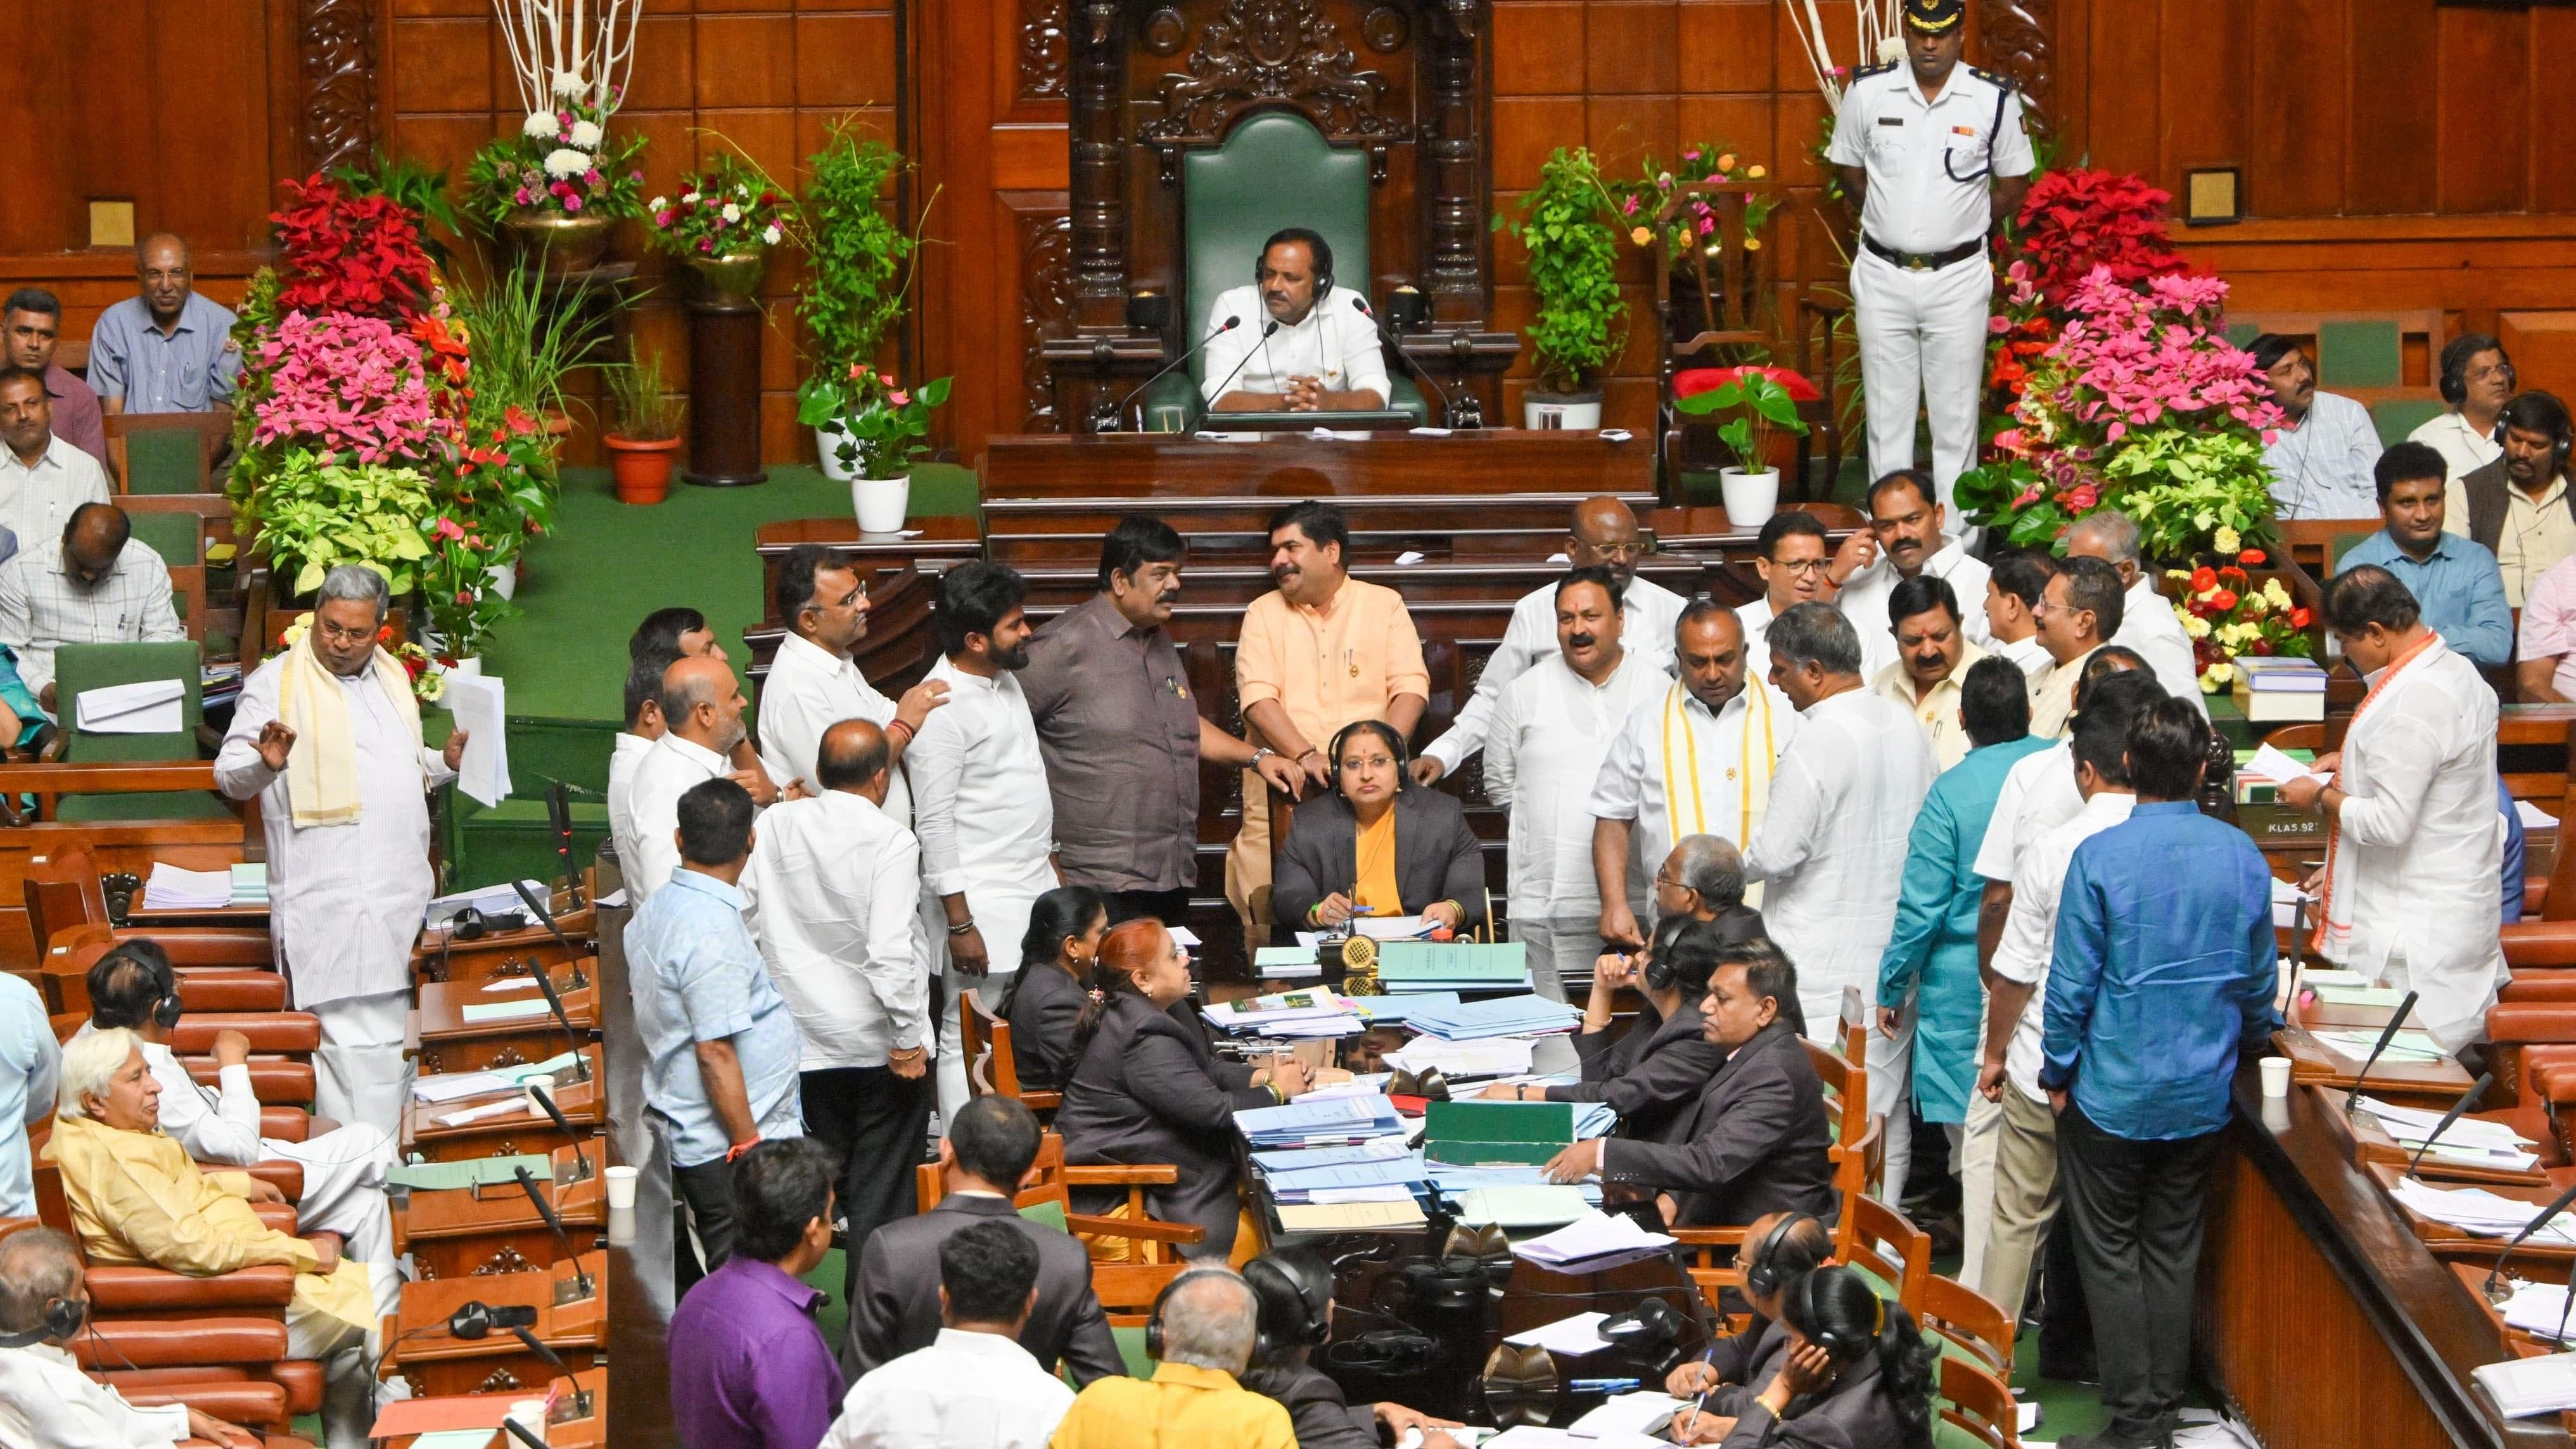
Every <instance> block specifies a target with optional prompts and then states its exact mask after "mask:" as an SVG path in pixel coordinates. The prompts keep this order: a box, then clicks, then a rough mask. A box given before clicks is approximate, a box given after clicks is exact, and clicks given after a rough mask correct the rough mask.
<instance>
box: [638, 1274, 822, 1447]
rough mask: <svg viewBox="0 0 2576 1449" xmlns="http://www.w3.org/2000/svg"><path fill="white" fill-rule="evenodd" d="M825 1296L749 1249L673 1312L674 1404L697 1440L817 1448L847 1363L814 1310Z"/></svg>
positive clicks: (689, 1436) (686, 1440) (692, 1442)
mask: <svg viewBox="0 0 2576 1449" xmlns="http://www.w3.org/2000/svg"><path fill="white" fill-rule="evenodd" d="M822 1301H823V1295H822V1293H821V1292H819V1291H818V1290H816V1289H813V1288H809V1287H807V1286H805V1285H804V1284H803V1283H801V1282H799V1281H797V1280H796V1279H794V1278H790V1277H788V1276H787V1275H786V1274H785V1273H783V1272H780V1271H779V1270H778V1268H777V1267H776V1265H774V1264H770V1263H763V1262H760V1261H759V1260H757V1259H753V1258H745V1257H741V1256H738V1255H737V1256H736V1257H733V1258H731V1259H729V1260H727V1261H726V1263H725V1265H724V1266H723V1267H721V1268H718V1269H717V1270H715V1271H714V1272H713V1273H710V1274H708V1275H707V1276H706V1277H705V1278H703V1279H701V1280H700V1281H699V1283H698V1285H697V1286H696V1287H694V1288H692V1289H690V1290H689V1296H687V1297H686V1298H683V1299H681V1300H680V1307H679V1311H677V1312H675V1313H673V1314H672V1315H671V1330H670V1345H671V1412H672V1414H673V1415H674V1416H675V1417H676V1418H677V1419H678V1420H679V1430H680V1442H681V1443H683V1444H686V1445H688V1446H689V1449H814V1446H815V1445H817V1444H819V1443H821V1442H822V1441H823V1431H824V1430H825V1429H827V1428H829V1427H830V1426H831V1423H832V1411H833V1409H834V1408H835V1407H836V1406H837V1405H838V1404H839V1403H840V1401H841V1369H840V1365H839V1364H837V1363H835V1362H834V1361H833V1359H832V1353H831V1350H829V1349H827V1348H825V1347H824V1346H823V1331H822V1330H821V1329H819V1328H816V1327H815V1326H814V1310H815V1308H816V1307H817V1306H819V1305H820V1304H821V1303H822Z"/></svg>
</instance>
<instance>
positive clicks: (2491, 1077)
mask: <svg viewBox="0 0 2576 1449" xmlns="http://www.w3.org/2000/svg"><path fill="white" fill-rule="evenodd" d="M2494 1085H2495V1073H2493V1072H2488V1073H2485V1074H2484V1075H2482V1076H2480V1077H2479V1078H2478V1079H2477V1080H2476V1081H2474V1082H2471V1083H2469V1089H2468V1090H2467V1091H2465V1092H2462V1093H2461V1094H2460V1100H2458V1101H2456V1102H2453V1103H2452V1104H2451V1110H2450V1111H2448V1112H2445V1113H2443V1114H2442V1120H2441V1121H2439V1122H2436V1123H2434V1124H2433V1130H2432V1131H2431V1132H2429V1133H2427V1134H2426V1135H2425V1137H2424V1141H2423V1144H2422V1145H2421V1146H2419V1147H2417V1148H2416V1149H2415V1155H2414V1156H2413V1157H2410V1158H2408V1159H2406V1175H2407V1176H2408V1177H2413V1176H2414V1175H2415V1169H2416V1167H2417V1166H2418V1165H2420V1164H2421V1163H2422V1162H2423V1161H2424V1154H2425V1153H2427V1152H2430V1151H2432V1150H2433V1143H2434V1142H2435V1141H2436V1140H2437V1139H2439V1138H2440V1137H2441V1135H2442V1134H2443V1133H2445V1132H2448V1131H2450V1130H2451V1124H2452V1123H2454V1122H2457V1121H2459V1120H2460V1114H2461V1113H2462V1112H2465V1111H2467V1110H2469V1107H2470V1106H2471V1104H2473V1103H2475V1102H2476V1101H2477V1100H2478V1098H2480V1097H2483V1096H2485V1095H2486V1090H2487V1088H2489V1087H2492V1086H2494Z"/></svg>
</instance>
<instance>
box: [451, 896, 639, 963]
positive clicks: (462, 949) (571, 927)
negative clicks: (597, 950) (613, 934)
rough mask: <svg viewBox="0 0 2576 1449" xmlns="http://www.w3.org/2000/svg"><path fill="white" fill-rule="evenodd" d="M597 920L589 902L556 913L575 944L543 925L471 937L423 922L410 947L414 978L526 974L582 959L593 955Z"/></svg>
mask: <svg viewBox="0 0 2576 1449" xmlns="http://www.w3.org/2000/svg"><path fill="white" fill-rule="evenodd" d="M556 901H557V902H558V903H560V902H561V901H562V897H561V896H557V897H556ZM594 922H595V917H594V915H593V913H592V910H591V908H590V907H589V906H587V905H585V906H583V907H582V908H581V909H580V910H578V911H571V912H566V913H565V914H563V915H561V916H558V917H557V918H556V920H555V926H556V928H557V929H559V930H561V931H562V932H563V934H564V940H565V941H570V942H571V943H572V946H571V948H570V949H567V948H566V947H565V946H564V944H563V942H561V941H557V940H556V939H555V938H554V933H553V932H551V931H548V930H547V929H546V928H545V927H543V926H539V925H529V926H526V927H523V928H521V929H519V930H516V931H502V932H499V933H497V934H494V935H489V936H478V937H476V938H475V939H473V940H471V941H468V940H463V939H460V938H452V937H450V935H449V934H448V933H447V932H446V931H445V930H436V929H430V928H426V927H424V928H423V929H422V931H421V933H420V942H419V944H417V945H415V946H413V947H412V950H411V960H412V978H413V979H414V980H416V981H457V982H470V983H481V982H485V981H489V980H491V979H492V978H494V977H496V976H525V975H527V974H528V972H529V970H530V969H532V968H533V967H534V966H535V965H537V964H538V963H543V964H545V965H548V966H559V965H561V964H563V963H564V962H566V961H575V960H579V959H581V958H582V957H585V956H587V955H589V954H590V950H591V947H590V940H591V936H592V934H593V932H594V930H595V924H594ZM585 974H586V973H585Z"/></svg>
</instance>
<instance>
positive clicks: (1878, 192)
mask: <svg viewBox="0 0 2576 1449" xmlns="http://www.w3.org/2000/svg"><path fill="white" fill-rule="evenodd" d="M1826 159H1827V160H1829V161H1831V162H1832V163H1833V164H1835V165H1837V166H1858V167H1861V168H1863V169H1864V170H1866V171H1867V172H1868V173H1869V191H1868V194H1867V196H1866V197H1865V198H1864V200H1863V204H1862V208H1861V223H1860V227H1861V246H1860V249H1859V251H1858V252H1857V253H1855V254H1854V256H1853V258H1852V274H1851V294H1852V301H1853V304H1854V317H1853V323H1854V326H1855V328H1856V330H1857V333H1858V337H1859V343H1860V364H1861V384H1862V388H1863V391H1864V393H1865V395H1866V397H1867V400H1868V407H1869V463H1870V471H1871V473H1873V474H1884V473H1889V472H1892V471H1894V470H1896V469H1898V468H1906V467H1911V466H1913V463H1914V414H1915V407H1916V404H1917V403H1918V402H1920V403H1921V404H1922V406H1923V410H1924V412H1925V413H1926V414H1927V415H1928V416H1929V418H1930V419H1931V423H1932V479H1933V483H1934V485H1935V486H1936V487H1938V488H1939V489H1940V491H1941V504H1942V506H1943V507H1945V508H1946V507H1949V506H1950V505H1951V497H1950V494H1951V485H1952V484H1953V483H1954V482H1956V481H1957V479H1958V477H1959V474H1960V473H1962V472H1963V471H1965V470H1966V469H1967V467H1968V465H1969V464H1970V463H1971V462H1972V461H1974V458H1975V454H1976V446H1977V397H1978V394H1979V392H1980V391H1981V390H1982V389H1983V388H1984V386H1985V371H1986V369H1985V357H1986V315H1987V308H1988V303H1989V302H1990V301H1991V300H1992V299H1993V296H1994V290H1995V277H1994V269H1993V267H1992V266H1991V265H1989V264H1988V262H1987V259H1986V253H1985V240H1986V233H1987V231H1988V228H1989V226H1990V224H1991V220H1992V212H1991V208H1990V205H1989V202H1988V194H1989V191H1990V189H1991V185H1992V178H1994V177H2005V178H2013V177H2020V176H2025V175H2027V174H2029V172H2030V169H2031V166H2032V165H2033V159H2032V155H2031V149H2030V137H2029V135H2028V134H2027V133H2026V132H2024V130H2023V129H2022V105H2021V97H2020V95H2019V94H2018V93H2016V92H2015V91H2014V90H2013V86H2012V82H2010V81H2008V80H2006V79H2004V78H2003V77H2001V76H1996V75H1991V74H1989V73H1987V72H1985V71H1981V70H1978V69H1977V68H1976V67H1974V66H1970V65H1966V64H1960V65H1957V66H1954V67H1952V68H1951V71H1950V78H1949V80H1948V81H1947V82H1945V83H1944V84H1943V85H1942V87H1941V94H1940V97H1939V98H1938V99H1936V100H1930V101H1926V100H1925V99H1923V91H1922V89H1921V87H1919V86H1917V85H1916V84H1915V83H1914V73H1913V71H1912V70H1911V69H1910V68H1908V67H1907V66H1906V65H1905V64H1904V63H1903V62H1902V61H1894V62H1890V63H1889V64H1886V65H1880V66H1872V67H1870V68H1869V69H1866V70H1863V71H1861V72H1860V73H1858V74H1857V75H1855V76H1853V77H1852V81H1851V86H1850V88H1849V89H1847V90H1845V91H1844V92H1843V105H1842V111H1841V113H1840V114H1839V115H1838V116H1837V117H1836V119H1835V121H1834V140H1833V145H1832V146H1831V147H1830V148H1829V149H1828V150H1827V152H1826ZM1961 602H1962V605H1963V606H1965V603H1966V601H1965V600H1962V601H1961Z"/></svg>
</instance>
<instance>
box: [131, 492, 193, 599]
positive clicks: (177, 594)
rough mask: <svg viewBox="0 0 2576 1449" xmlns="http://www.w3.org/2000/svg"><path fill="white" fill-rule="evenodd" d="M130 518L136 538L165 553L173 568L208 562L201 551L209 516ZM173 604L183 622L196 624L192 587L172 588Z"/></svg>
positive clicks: (135, 515)
mask: <svg viewBox="0 0 2576 1449" xmlns="http://www.w3.org/2000/svg"><path fill="white" fill-rule="evenodd" d="M125 518H126V522H128V523H130V524H132V525H133V527H134V541H135V542H137V543H140V544H142V545H143V546H145V547H146V548H149V549H151V550H152V551H153V552H154V553H157V554H159V555H161V562H162V563H164V564H166V565H168V566H169V567H171V568H173V569H184V568H193V567H195V566H196V565H198V564H200V563H203V562H205V559H204V557H203V554H202V552H201V550H202V548H203V545H204V544H205V535H204V534H203V533H201V532H200V531H199V530H200V529H202V528H203V527H204V526H205V520H203V519H201V518H199V517H198V516H197V515H195V514H193V513H129V514H127V515H125ZM170 607H171V608H173V609H176V610H177V611H178V612H179V622H180V623H182V624H195V623H198V622H199V621H197V620H193V619H190V618H189V617H188V609H189V602H188V591H187V590H186V589H181V588H173V589H171V590H170Z"/></svg>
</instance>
